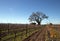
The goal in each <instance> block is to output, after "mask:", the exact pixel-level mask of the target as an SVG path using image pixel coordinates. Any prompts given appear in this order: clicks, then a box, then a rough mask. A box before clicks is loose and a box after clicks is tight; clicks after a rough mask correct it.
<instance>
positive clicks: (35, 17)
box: [29, 12, 48, 25]
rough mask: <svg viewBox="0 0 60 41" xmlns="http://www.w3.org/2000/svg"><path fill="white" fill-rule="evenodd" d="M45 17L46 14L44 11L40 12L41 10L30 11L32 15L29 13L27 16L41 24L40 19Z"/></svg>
mask: <svg viewBox="0 0 60 41" xmlns="http://www.w3.org/2000/svg"><path fill="white" fill-rule="evenodd" d="M46 18H48V16H46V15H45V14H44V13H42V12H33V13H32V15H30V17H29V20H30V21H31V22H32V21H34V22H37V23H38V25H41V21H42V20H43V19H46Z"/></svg>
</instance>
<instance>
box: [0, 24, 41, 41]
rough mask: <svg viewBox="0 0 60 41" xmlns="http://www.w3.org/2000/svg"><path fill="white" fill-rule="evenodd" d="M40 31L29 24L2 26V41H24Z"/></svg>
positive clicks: (0, 33) (0, 40) (0, 35)
mask: <svg viewBox="0 0 60 41" xmlns="http://www.w3.org/2000/svg"><path fill="white" fill-rule="evenodd" d="M40 29H41V27H40V26H35V25H28V24H0V41H22V40H24V39H25V38H27V37H29V36H30V35H32V34H33V33H35V32H37V31H38V30H40Z"/></svg>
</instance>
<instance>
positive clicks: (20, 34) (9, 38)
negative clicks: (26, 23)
mask: <svg viewBox="0 0 60 41" xmlns="http://www.w3.org/2000/svg"><path fill="white" fill-rule="evenodd" d="M39 29H40V28H36V29H35V28H34V29H28V30H27V31H28V33H27V36H26V31H23V32H18V33H17V34H16V38H14V37H15V34H8V35H7V36H4V37H3V38H2V41H3V40H6V41H14V40H15V41H22V40H24V39H25V38H27V37H29V36H30V35H31V34H33V33H34V32H36V31H38V30H39ZM6 31H7V30H6Z"/></svg>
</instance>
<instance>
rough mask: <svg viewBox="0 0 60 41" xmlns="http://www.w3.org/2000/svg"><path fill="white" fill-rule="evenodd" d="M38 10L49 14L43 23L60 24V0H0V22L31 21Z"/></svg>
mask: <svg viewBox="0 0 60 41" xmlns="http://www.w3.org/2000/svg"><path fill="white" fill-rule="evenodd" d="M37 11H39V12H43V13H45V14H46V15H47V16H49V18H48V19H45V20H43V21H42V24H44V23H49V22H51V23H55V24H58V23H59V24H60V0H0V23H24V24H25V23H29V20H28V18H29V16H30V15H31V14H32V12H37Z"/></svg>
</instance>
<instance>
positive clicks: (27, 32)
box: [26, 24, 28, 37]
mask: <svg viewBox="0 0 60 41" xmlns="http://www.w3.org/2000/svg"><path fill="white" fill-rule="evenodd" d="M27 33H28V27H27V24H26V37H27Z"/></svg>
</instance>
